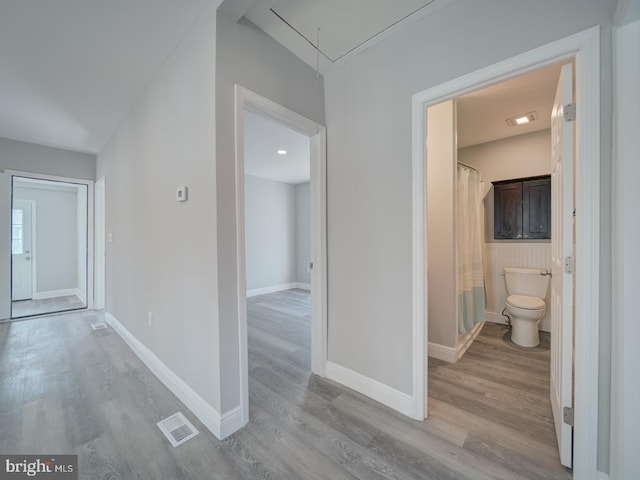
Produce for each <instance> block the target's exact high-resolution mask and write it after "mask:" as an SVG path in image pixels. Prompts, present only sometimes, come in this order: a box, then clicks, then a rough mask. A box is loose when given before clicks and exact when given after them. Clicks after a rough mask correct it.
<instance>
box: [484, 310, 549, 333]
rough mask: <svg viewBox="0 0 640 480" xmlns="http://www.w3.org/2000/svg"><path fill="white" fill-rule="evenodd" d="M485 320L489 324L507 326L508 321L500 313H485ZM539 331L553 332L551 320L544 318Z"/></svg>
mask: <svg viewBox="0 0 640 480" xmlns="http://www.w3.org/2000/svg"><path fill="white" fill-rule="evenodd" d="M484 319H485V320H486V321H487V322H491V323H499V324H501V325H506V324H507V319H506V318H504V317H503V316H502V315H501V314H500V313H496V312H484ZM539 330H540V331H543V332H551V319H550V318H543V319H542V321H541V322H540V328H539Z"/></svg>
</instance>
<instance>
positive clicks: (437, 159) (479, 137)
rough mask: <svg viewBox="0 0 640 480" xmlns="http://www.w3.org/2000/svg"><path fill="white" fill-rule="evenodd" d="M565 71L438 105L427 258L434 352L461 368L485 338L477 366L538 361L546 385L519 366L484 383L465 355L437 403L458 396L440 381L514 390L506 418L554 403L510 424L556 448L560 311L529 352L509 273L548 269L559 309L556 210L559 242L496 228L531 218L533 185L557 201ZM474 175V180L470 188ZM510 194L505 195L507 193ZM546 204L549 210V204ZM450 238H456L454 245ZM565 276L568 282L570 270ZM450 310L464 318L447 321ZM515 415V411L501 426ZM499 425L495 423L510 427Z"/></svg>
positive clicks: (431, 140) (431, 129)
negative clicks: (559, 107)
mask: <svg viewBox="0 0 640 480" xmlns="http://www.w3.org/2000/svg"><path fill="white" fill-rule="evenodd" d="M561 68H562V64H554V65H550V66H548V67H545V68H542V69H539V70H536V71H533V72H530V73H527V74H526V75H522V76H519V77H516V78H513V79H510V80H507V81H504V82H500V83H498V84H495V85H492V86H490V87H486V88H483V89H480V90H476V91H473V92H471V93H468V94H466V95H462V96H459V97H456V98H454V99H451V100H447V101H445V102H443V103H440V104H437V105H432V106H430V107H429V108H428V111H427V118H428V126H427V138H428V142H427V154H428V156H429V158H430V162H429V163H428V165H427V179H428V180H427V181H428V195H429V196H428V199H427V205H428V219H429V220H428V229H427V230H428V232H431V233H432V235H431V236H430V237H429V238H428V250H427V255H428V263H429V265H430V268H429V282H428V285H429V290H428V295H429V298H428V305H429V319H430V321H429V325H428V328H429V345H428V351H429V355H430V356H431V357H432V358H436V359H439V360H443V361H446V362H450V363H456V362H458V361H461V359H462V357H463V356H464V355H465V352H467V351H468V350H469V349H470V347H472V345H473V343H474V341H475V340H476V338H478V336H479V335H480V336H481V337H480V339H479V340H478V341H479V342H481V344H482V348H481V346H476V347H475V348H473V347H472V348H471V351H470V353H469V355H470V356H471V357H472V358H473V359H474V361H475V362H478V363H480V364H482V365H484V368H483V369H482V370H491V371H493V372H495V371H496V370H497V369H498V368H497V366H496V365H494V364H493V359H492V358H491V353H495V354H496V356H499V357H501V358H503V359H509V360H508V363H509V364H510V365H519V366H520V367H521V368H527V366H528V368H529V369H530V372H531V375H532V376H534V373H533V372H534V367H533V365H536V367H535V368H536V369H537V370H536V371H538V374H537V375H538V376H536V379H537V380H538V383H540V384H541V385H542V386H541V387H540V386H539V385H535V388H534V387H532V386H529V385H527V384H526V383H521V384H518V377H519V376H520V373H519V372H518V371H517V370H515V371H514V370H510V369H503V370H502V371H501V376H500V377H490V378H485V379H484V380H481V379H482V375H481V374H480V371H475V370H474V368H473V367H470V366H469V362H468V360H469V359H465V361H461V364H462V365H461V367H460V369H461V371H456V370H455V367H447V366H444V365H441V366H440V368H439V369H438V370H435V371H433V377H434V379H433V380H432V384H433V388H432V393H431V395H432V398H434V397H438V396H440V397H441V398H446V397H447V395H448V393H446V392H447V389H446V388H445V385H444V384H442V383H438V381H437V378H438V377H439V376H441V375H447V374H448V375H451V376H452V377H453V378H457V379H458V380H460V381H461V382H462V383H461V384H460V388H461V389H462V390H464V389H466V388H468V384H469V383H470V382H471V383H472V382H474V381H475V382H480V383H481V384H482V385H484V387H483V388H484V389H486V392H485V394H488V393H490V392H491V391H492V390H493V391H494V394H495V395H498V393H496V392H499V391H502V393H501V394H500V395H502V396H501V397H500V398H501V401H500V402H499V403H500V404H501V405H502V407H501V409H502V413H503V414H505V411H508V410H509V406H510V405H514V404H515V401H516V400H517V399H518V397H519V396H520V398H521V399H522V398H527V399H535V400H533V402H532V404H531V405H529V407H527V408H528V409H529V410H536V409H538V408H539V407H540V406H541V405H542V408H541V409H540V411H537V410H536V411H537V416H536V417H535V418H531V419H528V418H527V417H523V418H521V417H519V416H518V415H517V413H518V410H517V409H516V410H514V411H513V412H512V413H513V415H514V416H513V418H509V420H508V421H506V423H511V422H513V423H516V424H518V429H519V430H523V431H526V429H527V428H529V427H531V428H534V429H539V430H541V431H543V432H544V431H546V433H547V436H545V435H542V434H541V436H540V438H541V439H544V440H543V441H542V443H544V444H548V443H549V438H548V437H549V436H550V437H551V441H553V440H555V439H554V437H555V435H551V434H553V433H554V429H553V425H554V417H555V423H556V424H557V423H558V415H557V412H556V411H554V410H557V408H556V409H552V407H551V405H552V403H551V404H550V401H549V399H550V398H553V397H554V396H553V395H550V391H549V387H548V385H549V383H551V384H552V385H553V384H554V376H553V374H554V373H555V371H556V370H557V369H558V368H559V367H558V365H557V363H558V358H554V356H553V355H550V346H551V345H553V344H554V343H557V342H554V340H555V338H554V339H550V338H549V337H550V335H549V332H550V331H551V314H552V311H553V309H552V308H545V309H540V319H539V320H541V322H540V329H541V330H542V332H543V333H542V334H541V338H542V342H541V344H540V345H533V344H534V343H536V344H537V342H533V341H532V342H531V343H530V344H528V345H529V346H530V347H534V348H529V349H527V348H522V347H521V345H523V344H522V342H521V340H519V339H516V338H515V337H513V338H512V335H511V334H512V333H513V330H514V329H513V328H511V325H512V321H513V322H515V321H518V322H520V323H521V322H522V320H520V319H514V318H513V316H512V315H510V314H509V313H508V310H507V308H505V302H506V299H507V294H508V293H507V289H506V282H505V276H504V271H505V269H509V268H510V267H511V268H513V267H519V268H523V267H524V268H527V269H529V270H530V271H531V272H533V271H538V273H539V275H538V277H539V278H540V279H541V280H542V281H544V284H545V285H546V286H547V288H546V290H545V293H543V294H542V296H543V297H544V298H543V300H544V303H543V305H544V306H547V305H548V306H550V305H551V295H550V294H549V292H550V289H549V288H548V285H549V282H548V280H549V278H548V277H543V276H542V275H540V274H542V273H546V272H547V271H550V270H551V267H552V244H551V242H552V240H551V238H550V237H551V235H549V233H550V230H549V227H550V225H551V218H550V212H551V209H549V211H548V213H547V211H546V210H545V212H544V215H541V216H542V217H544V219H543V220H540V223H541V224H544V227H545V228H543V229H541V231H542V230H544V232H546V233H547V234H546V235H531V236H535V237H537V238H535V239H530V238H528V237H529V235H528V230H527V231H526V232H525V233H523V232H522V230H523V225H519V226H518V228H516V226H514V225H511V224H510V225H507V226H504V225H500V224H497V222H498V220H496V221H495V222H496V223H494V213H495V214H496V215H497V213H496V212H499V211H500V208H502V209H503V210H504V208H506V207H509V208H513V209H514V210H515V209H517V213H518V214H517V215H515V213H514V215H513V219H514V220H517V221H520V222H523V220H524V218H528V216H529V215H528V212H523V210H524V208H525V205H526V202H524V199H525V198H526V197H525V196H523V194H522V189H523V188H524V190H525V191H528V190H529V184H533V183H536V182H537V183H540V182H543V183H544V184H545V185H546V190H544V191H545V192H546V194H547V196H550V189H549V187H548V176H549V175H550V174H551V173H552V168H553V162H552V159H551V157H550V151H551V148H550V146H551V143H552V138H553V135H552V114H553V105H554V98H555V93H556V89H557V85H558V80H559V78H560V77H561ZM567 68H569V69H570V70H571V69H572V68H573V66H572V64H568V67H567ZM471 175H473V182H469V181H468V178H469V177H470V176H471ZM531 179H533V180H531ZM539 179H547V180H539ZM537 183H536V185H537ZM494 184H495V186H494ZM523 185H524V187H523ZM499 187H500V188H499ZM505 187H508V188H509V189H511V190H514V189H515V191H518V192H520V193H519V194H518V195H519V196H516V197H515V201H516V203H518V204H517V205H511V203H514V198H511V197H509V198H507V201H506V202H505V201H503V200H498V198H499V197H498V194H497V192H503V191H504V192H511V190H506V188H505ZM515 187H519V190H518V189H516V188H515ZM501 195H502V196H503V197H504V195H505V193H501ZM537 198H538V197H536V199H537ZM478 203H479V205H478ZM546 205H547V208H548V206H549V200H547V203H546ZM494 207H495V208H494ZM470 209H471V210H473V211H470ZM509 220H510V221H511V218H510V219H509ZM525 223H526V222H525ZM507 227H508V229H510V230H513V231H512V232H508V233H509V235H505V231H504V230H505V228H507ZM536 227H537V225H536ZM442 232H451V234H450V237H449V236H448V235H447V234H445V235H443V233H442ZM523 271H524V270H523ZM558 276H559V277H561V275H560V274H559V275H558ZM532 278H533V277H532ZM436 279H437V281H436ZM542 281H541V282H539V283H543V282H542ZM511 293H513V292H511ZM527 298H533V297H527ZM536 298H537V297H536ZM485 299H486V308H485ZM541 303H542V302H541ZM569 306H571V305H569ZM511 309H512V310H513V308H511ZM447 312H455V314H454V315H453V316H452V315H447ZM528 312H530V310H528ZM545 312H546V313H545ZM542 315H544V319H542ZM452 317H453V318H452ZM452 320H453V321H452ZM485 322H491V323H492V324H498V325H501V326H497V325H491V328H488V329H487V330H486V331H485V332H484V334H483V333H481V332H482V329H483V327H484V325H485ZM520 323H519V324H517V326H518V328H519V330H518V331H519V332H520V331H522V330H521V328H522V327H521V326H520ZM529 323H531V322H529ZM535 333H536V334H537V332H535ZM536 336H537V335H536ZM569 348H571V346H569ZM560 353H561V352H560ZM520 362H521V363H520ZM545 365H546V366H545ZM469 369H471V370H470V371H471V372H473V373H470V372H469ZM445 371H446V372H445ZM550 376H551V382H550V381H549V377H550ZM538 377H539V378H538ZM535 383H536V382H534V384H535ZM510 384H513V385H518V387H517V388H515V387H513V386H510ZM474 388H476V389H477V388H478V387H477V386H475V387H474ZM510 389H513V390H510ZM472 403H473V402H472ZM466 405H467V404H464V406H465V408H466ZM491 405H492V402H489V404H488V405H477V406H476V409H478V410H480V409H483V410H484V412H485V414H487V415H489V414H488V413H487V412H489V411H491ZM505 405H506V407H505ZM462 406H463V405H460V407H462ZM520 407H522V405H519V406H518V408H520ZM554 413H555V415H554ZM489 416H490V415H489ZM505 417H507V418H508V417H509V415H503V417H501V418H505ZM498 418H499V417H496V419H494V420H496V421H498ZM539 418H546V419H547V420H546V423H545V422H544V421H543V422H541V423H540V424H536V425H535V426H534V425H533V424H534V423H535V422H536V421H537V419H539ZM560 418H561V417H560ZM560 421H561V420H560ZM507 427H508V426H507V425H505V428H507ZM563 433H564V435H562V434H560V433H558V435H557V438H558V441H562V440H565V441H566V440H567V438H568V439H569V442H570V439H571V431H569V432H568V437H567V432H563ZM559 451H560V452H561V456H560V458H561V460H562V463H563V464H565V465H567V466H570V465H571V460H570V457H569V458H567V457H566V456H565V457H563V456H562V453H563V446H562V445H560V449H559ZM564 454H565V455H566V446H565V449H564ZM569 454H570V443H569Z"/></svg>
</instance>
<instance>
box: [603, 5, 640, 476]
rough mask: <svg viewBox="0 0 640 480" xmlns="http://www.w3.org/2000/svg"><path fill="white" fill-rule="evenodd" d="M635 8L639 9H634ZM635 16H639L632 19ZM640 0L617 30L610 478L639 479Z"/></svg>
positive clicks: (620, 16)
mask: <svg viewBox="0 0 640 480" xmlns="http://www.w3.org/2000/svg"><path fill="white" fill-rule="evenodd" d="M634 6H635V9H634ZM634 12H635V16H634ZM639 12H640V0H626V1H623V0H621V1H620V2H619V8H618V11H617V12H616V26H615V27H614V29H613V47H614V48H613V50H614V69H613V76H614V79H615V81H614V88H613V99H614V107H613V108H614V115H613V132H614V136H613V162H614V163H613V209H612V210H613V265H612V271H613V285H612V303H613V321H612V332H611V336H612V342H611V450H610V451H611V456H610V460H609V466H610V467H609V470H610V472H609V476H610V478H611V480H618V479H620V480H621V479H625V478H639V476H640V457H639V456H638V452H637V445H638V444H640V428H639V427H640V412H639V411H638V406H637V401H638V398H639V397H640V384H639V382H638V365H640V350H639V349H638V346H637V341H638V338H639V337H640V325H639V324H638V314H637V306H636V299H637V297H638V285H640V268H639V267H640V252H639V251H638V248H637V241H638V240H637V239H638V235H639V234H640V219H639V218H638V213H637V210H636V209H637V208H638V207H637V206H638V204H639V203H640V190H639V189H638V188H637V179H638V176H640V164H639V163H638V152H640V138H639V137H638V130H639V129H640V120H638V116H637V113H638V107H639V106H640V92H639V91H638V83H639V82H640V56H639V55H638V50H637V45H638V44H639V43H640V13H639Z"/></svg>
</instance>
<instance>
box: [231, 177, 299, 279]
mask: <svg viewBox="0 0 640 480" xmlns="http://www.w3.org/2000/svg"><path fill="white" fill-rule="evenodd" d="M244 188H245V190H244V198H245V205H244V210H245V248H246V250H245V255H246V262H247V263H246V266H247V290H253V289H257V288H264V287H273V286H276V285H284V284H287V283H293V282H295V281H296V188H295V187H294V186H293V185H289V184H288V183H282V182H276V181H274V180H267V179H265V178H258V177H253V176H250V175H245V177H244Z"/></svg>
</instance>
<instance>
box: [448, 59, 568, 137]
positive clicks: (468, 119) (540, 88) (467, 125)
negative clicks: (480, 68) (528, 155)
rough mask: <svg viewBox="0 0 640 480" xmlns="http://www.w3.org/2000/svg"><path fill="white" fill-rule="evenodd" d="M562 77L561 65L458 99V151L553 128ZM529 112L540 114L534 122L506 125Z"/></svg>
mask: <svg viewBox="0 0 640 480" xmlns="http://www.w3.org/2000/svg"><path fill="white" fill-rule="evenodd" d="M559 76H560V65H552V66H550V67H546V68H543V69H540V70H536V71H534V72H531V73H528V74H526V75H523V76H520V77H517V78H514V79H511V80H507V81H505V82H502V83H499V84H496V85H493V86H491V87H487V88H485V89H483V90H479V91H477V92H473V93H470V94H467V95H464V96H462V97H459V98H457V99H456V102H457V115H458V148H464V147H469V146H471V145H477V144H480V143H485V142H491V141H493V140H499V139H502V138H508V137H512V136H515V135H521V134H523V133H531V132H535V131H538V130H544V129H547V128H551V108H552V106H553V99H554V97H555V93H556V86H557V84H558V78H559ZM529 112H536V113H537V120H536V121H535V122H532V123H530V124H528V125H522V126H517V127H511V126H509V125H507V122H506V120H507V119H508V118H511V117H519V116H521V115H523V114H526V113H529Z"/></svg>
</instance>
